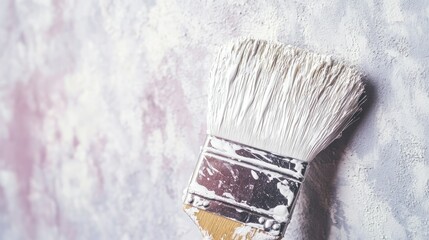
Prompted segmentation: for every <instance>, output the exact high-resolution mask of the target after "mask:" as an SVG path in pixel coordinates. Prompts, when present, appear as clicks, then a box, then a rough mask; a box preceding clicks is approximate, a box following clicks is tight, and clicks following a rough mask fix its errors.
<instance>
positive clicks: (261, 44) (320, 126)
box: [208, 39, 364, 161]
mask: <svg viewBox="0 0 429 240" xmlns="http://www.w3.org/2000/svg"><path fill="white" fill-rule="evenodd" d="M363 93H364V85H363V83H362V81H361V76H360V74H359V73H358V72H357V71H356V70H355V69H354V68H352V67H349V66H346V65H345V64H344V63H342V62H338V61H334V60H332V59H331V57H329V56H323V55H319V54H316V53H313V52H309V51H306V50H303V49H299V48H295V47H292V46H286V45H282V44H279V43H273V42H268V41H263V40H252V39H245V40H239V41H236V42H233V43H231V44H229V45H227V46H225V47H224V48H222V49H221V50H220V52H219V54H218V56H217V58H216V61H215V64H214V66H213V68H212V71H211V74H210V89H209V106H208V134H211V135H215V136H218V137H222V138H225V139H229V140H233V141H236V142H240V143H243V144H247V145H250V146H253V147H256V148H260V149H264V150H267V151H271V152H273V153H278V154H281V155H285V156H289V157H294V158H297V159H301V160H304V161H311V160H312V159H313V158H314V157H315V156H316V155H317V154H318V153H319V152H320V151H321V150H323V149H324V148H326V147H327V146H328V145H329V144H330V143H331V142H332V141H333V140H335V138H337V137H339V136H340V135H341V132H342V131H343V130H344V129H345V128H346V127H347V126H348V125H350V124H351V123H352V121H353V120H354V116H355V115H356V113H358V112H359V111H360V110H361V104H362V102H363V99H364V98H362V94H363Z"/></svg>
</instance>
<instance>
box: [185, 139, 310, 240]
mask: <svg viewBox="0 0 429 240" xmlns="http://www.w3.org/2000/svg"><path fill="white" fill-rule="evenodd" d="M307 168H308V163H307V162H304V161H301V160H297V159H294V158H290V157H284V156H280V155H276V154H273V153H270V152H267V151H264V150H261V149H256V148H253V147H250V146H247V145H243V144H240V143H236V142H233V141H230V140H226V139H222V138H219V137H215V136H210V135H208V136H207V139H206V142H205V144H204V146H203V148H202V151H201V155H200V157H199V160H198V164H197V166H196V168H195V171H194V173H193V176H192V179H191V182H190V184H189V187H188V189H187V191H186V194H185V198H184V199H185V200H184V201H185V204H188V205H192V206H193V207H196V208H198V209H203V210H206V211H209V212H212V213H216V214H219V215H221V216H223V217H227V218H230V219H233V220H236V221H238V222H242V223H244V224H246V225H249V226H252V227H255V228H259V229H261V230H264V231H265V232H267V233H269V234H271V235H274V236H279V235H282V234H283V233H284V231H285V230H286V227H287V225H288V224H289V221H290V217H291V214H292V211H293V209H294V206H295V203H296V200H297V197H298V193H299V189H300V188H301V184H302V182H303V180H304V176H305V172H306V170H307Z"/></svg>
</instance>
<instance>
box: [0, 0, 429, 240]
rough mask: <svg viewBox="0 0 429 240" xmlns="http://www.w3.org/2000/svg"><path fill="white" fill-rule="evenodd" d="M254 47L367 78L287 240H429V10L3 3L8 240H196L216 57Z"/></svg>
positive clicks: (1, 90) (1, 229) (3, 197)
mask: <svg viewBox="0 0 429 240" xmlns="http://www.w3.org/2000/svg"><path fill="white" fill-rule="evenodd" d="M241 36H251V37H256V38H264V39H273V40H278V41H280V42H283V43H290V44H294V45H297V46H300V47H305V48H308V49H312V50H315V51H317V52H321V53H326V54H332V55H334V56H336V57H337V58H340V59H344V60H345V61H347V62H349V63H351V64H354V65H356V66H357V67H358V68H359V69H360V70H361V71H362V72H363V73H364V74H365V75H366V79H365V81H366V83H367V85H368V86H367V92H368V95H369V97H368V99H369V100H368V102H367V104H366V106H365V109H366V110H365V112H364V113H363V114H362V117H361V120H360V121H359V122H358V123H357V124H355V125H353V127H352V128H351V129H349V130H348V131H347V132H346V133H344V136H343V138H341V139H339V140H338V141H337V142H335V143H334V144H333V145H332V146H331V147H329V148H328V149H327V150H326V151H324V152H322V153H321V154H320V155H319V156H318V157H317V158H316V160H315V161H314V162H313V166H312V168H311V171H310V175H309V178H308V179H307V180H306V185H305V187H304V189H303V193H302V195H301V199H300V203H299V205H298V206H297V209H296V211H295V213H294V216H293V220H292V223H291V225H290V227H289V229H288V231H287V234H286V235H287V237H286V238H285V239H422V240H423V239H429V227H428V226H429V159H428V154H427V151H428V149H427V146H428V145H429V137H428V136H429V123H428V119H429V80H428V74H429V73H428V71H429V2H428V1H426V0H420V1H404V0H391V1H372V0H365V1H361V0H355V1H346V0H337V1H267V2H265V3H263V2H262V1H250V0H249V1H246V0H242V1H210V0H207V1H190V0H189V1H173V0H172V1H167V0H165V1H164V0H158V1H156V0H148V1H137V0H134V1H133V0H124V1H113V0H108V1H104V0H99V1H95V0H91V1H90V0H88V1H72V0H70V1H66V0H52V1H51V0H28V1H21V0H2V1H0V239H12V240H13V239H43V240H45V239H48V240H49V239H124V240H125V239H149V240H151V239H162V240H164V239H166V240H169V239H182V240H189V239H200V235H199V232H198V231H197V228H196V227H195V226H194V225H193V223H192V222H191V220H190V219H188V217H187V216H186V215H185V214H184V213H183V211H182V210H181V195H182V190H183V189H184V188H185V186H186V185H187V182H188V179H189V177H190V174H191V172H192V170H193V167H194V164H195V163H196V160H197V156H198V152H199V147H200V145H201V144H202V142H203V140H204V134H205V126H206V123H205V114H206V108H205V106H206V101H207V91H206V87H207V80H208V73H209V69H210V65H211V64H212V60H213V57H214V54H215V52H216V49H217V48H218V47H219V46H220V45H221V44H223V43H224V42H225V41H228V40H230V39H233V38H236V37H241Z"/></svg>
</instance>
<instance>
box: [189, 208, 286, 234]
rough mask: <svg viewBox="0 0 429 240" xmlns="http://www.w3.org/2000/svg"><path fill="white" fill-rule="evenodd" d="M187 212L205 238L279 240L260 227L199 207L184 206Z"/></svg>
mask: <svg viewBox="0 0 429 240" xmlns="http://www.w3.org/2000/svg"><path fill="white" fill-rule="evenodd" d="M183 208H184V210H185V212H186V213H187V214H188V215H189V216H190V217H191V219H192V220H193V221H194V222H195V223H196V224H197V226H198V227H199V229H200V231H201V233H202V234H203V239H210V240H252V239H255V240H256V239H257V240H278V239H280V238H277V237H273V236H271V235H269V234H267V233H265V232H264V231H262V230H260V229H256V228H253V227H250V226H246V225H245V224H243V223H240V222H237V221H234V220H231V219H228V218H225V217H222V216H220V215H217V214H214V213H211V212H207V211H204V210H200V209H197V208H195V207H193V206H191V205H184V206H183Z"/></svg>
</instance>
